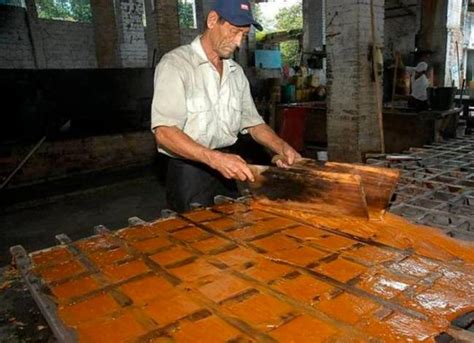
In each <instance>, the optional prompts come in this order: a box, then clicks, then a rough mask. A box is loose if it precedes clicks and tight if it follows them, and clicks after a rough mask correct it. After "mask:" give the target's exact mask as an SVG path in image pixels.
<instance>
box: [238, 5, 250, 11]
mask: <svg viewBox="0 0 474 343" xmlns="http://www.w3.org/2000/svg"><path fill="white" fill-rule="evenodd" d="M240 9H241V10H245V11H248V10H249V5H247V4H240Z"/></svg>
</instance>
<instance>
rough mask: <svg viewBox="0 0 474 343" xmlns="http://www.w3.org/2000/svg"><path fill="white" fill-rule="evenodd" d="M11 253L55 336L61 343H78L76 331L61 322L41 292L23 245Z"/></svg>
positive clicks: (12, 248)
mask: <svg viewBox="0 0 474 343" xmlns="http://www.w3.org/2000/svg"><path fill="white" fill-rule="evenodd" d="M10 253H11V255H12V256H13V260H14V262H15V264H16V267H17V268H18V270H19V271H20V273H21V275H22V277H23V280H24V281H25V284H26V286H27V287H28V289H29V291H30V293H31V295H32V297H33V299H34V301H35V302H36V304H37V305H38V307H39V309H40V311H41V313H42V314H43V316H44V317H45V319H46V321H47V322H48V324H49V327H50V328H51V330H52V331H53V333H54V336H55V337H56V338H57V339H58V341H59V342H68V343H69V342H77V337H76V334H75V333H74V331H73V330H71V329H70V328H68V327H67V326H65V325H64V323H63V322H62V321H61V320H59V317H58V316H57V307H56V304H55V303H54V302H52V301H51V300H50V299H49V298H48V297H46V296H45V295H44V294H43V292H42V291H41V286H42V283H41V280H40V279H39V278H38V277H36V276H35V275H34V274H33V273H32V272H31V269H32V263H31V260H30V258H29V256H28V254H27V253H26V250H25V249H24V248H23V247H22V246H21V245H15V246H13V247H11V248H10Z"/></svg>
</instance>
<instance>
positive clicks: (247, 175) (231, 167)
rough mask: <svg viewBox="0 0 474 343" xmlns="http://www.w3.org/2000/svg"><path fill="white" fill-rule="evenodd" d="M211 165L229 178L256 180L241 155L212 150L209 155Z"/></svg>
mask: <svg viewBox="0 0 474 343" xmlns="http://www.w3.org/2000/svg"><path fill="white" fill-rule="evenodd" d="M208 164H209V166H210V167H211V168H213V169H215V170H217V171H218V172H219V173H221V174H222V175H224V177H225V178H227V179H236V180H240V181H247V180H249V181H250V182H254V181H255V177H254V176H253V173H252V171H251V170H250V168H249V167H248V165H247V163H246V162H245V160H244V159H243V158H242V157H240V156H239V155H233V154H226V153H223V152H220V151H212V153H211V154H210V155H209V163H208Z"/></svg>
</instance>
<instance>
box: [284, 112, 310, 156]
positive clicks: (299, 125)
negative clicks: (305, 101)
mask: <svg viewBox="0 0 474 343" xmlns="http://www.w3.org/2000/svg"><path fill="white" fill-rule="evenodd" d="M306 111H307V110H306V108H304V107H287V108H284V109H283V123H282V126H281V129H280V132H279V134H280V137H281V138H282V139H283V140H284V141H286V142H287V143H288V144H289V145H291V146H292V147H293V148H294V149H295V150H296V151H301V150H303V149H304V140H303V136H304V126H305V120H306Z"/></svg>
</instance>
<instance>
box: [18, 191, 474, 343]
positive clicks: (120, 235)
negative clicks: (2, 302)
mask: <svg viewBox="0 0 474 343" xmlns="http://www.w3.org/2000/svg"><path fill="white" fill-rule="evenodd" d="M166 216H167V217H166V218H161V219H159V220H157V221H155V222H151V223H148V222H143V221H141V220H140V219H138V218H131V219H130V220H129V222H130V226H129V227H127V228H124V229H122V230H119V231H115V232H112V231H109V230H107V229H106V228H104V227H96V229H95V231H96V234H95V235H94V236H92V237H89V238H86V239H82V240H79V241H75V242H72V241H71V240H70V239H68V238H67V237H66V236H64V235H59V236H57V239H58V240H59V242H60V245H58V246H55V247H52V248H50V249H46V250H41V251H37V252H33V253H30V254H27V253H26V252H25V250H24V249H23V248H22V247H20V246H16V247H12V248H11V252H12V255H13V257H14V261H15V262H16V265H17V267H18V268H19V270H20V271H21V273H22V275H23V278H24V279H25V282H26V283H27V285H28V287H29V289H30V292H31V293H32V295H33V297H34V298H35V301H36V302H37V304H38V306H39V307H40V309H41V310H42V312H43V314H44V316H45V317H46V319H47V320H48V322H49V324H50V326H51V328H52V329H53V332H54V333H55V335H56V337H57V338H58V340H60V341H65V342H70V341H80V342H174V341H176V342H324V341H331V342H334V341H336V342H337V341H344V342H347V341H358V342H359V341H384V342H400V341H408V340H412V341H433V340H435V339H436V338H437V337H438V339H439V338H440V337H441V338H446V337H448V338H449V337H454V338H456V339H467V340H473V338H474V334H473V333H472V332H469V331H468V330H463V328H462V327H460V325H458V326H456V323H457V322H459V320H457V321H456V319H459V317H460V316H463V315H464V318H466V316H469V313H471V312H472V311H473V310H474V267H473V261H474V256H473V253H472V251H473V250H472V248H473V247H472V245H470V246H469V245H463V243H460V242H457V241H454V240H451V239H449V238H448V237H444V236H441V235H439V234H437V233H436V231H435V230H431V229H430V228H423V227H420V226H414V225H412V224H409V223H408V222H405V221H404V220H402V219H400V218H398V217H395V216H393V215H390V214H388V215H387V216H386V217H385V219H384V220H378V221H369V220H365V221H364V220H362V219H360V218H359V219H358V218H339V217H331V216H319V217H317V216H314V215H308V216H306V215H304V214H303V213H296V212H295V211H287V212H285V211H283V210H280V209H279V210H275V209H272V208H271V207H266V206H264V205H259V204H258V203H252V202H249V201H240V202H237V201H236V202H234V201H231V200H228V202H226V201H223V199H222V198H221V199H220V201H219V204H218V205H216V206H214V207H212V208H209V209H204V208H198V209H196V210H194V211H192V212H189V213H185V214H182V215H178V214H175V213H166ZM461 322H462V321H461ZM464 322H466V320H464Z"/></svg>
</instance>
